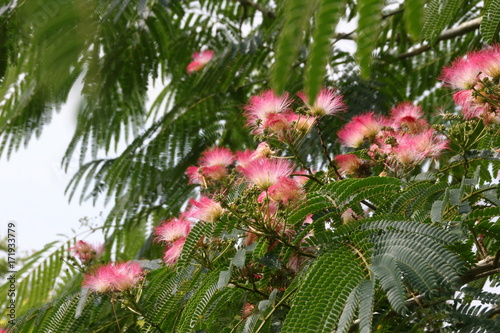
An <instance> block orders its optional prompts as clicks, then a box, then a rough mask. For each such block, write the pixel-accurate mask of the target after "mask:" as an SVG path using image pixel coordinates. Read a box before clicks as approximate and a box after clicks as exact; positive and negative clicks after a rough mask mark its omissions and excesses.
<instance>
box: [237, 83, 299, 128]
mask: <svg viewBox="0 0 500 333" xmlns="http://www.w3.org/2000/svg"><path fill="white" fill-rule="evenodd" d="M290 104H292V100H291V99H290V95H289V94H288V93H284V94H283V95H282V96H277V95H276V94H275V93H274V92H273V91H272V90H267V91H264V92H263V93H262V94H260V95H258V96H252V97H251V98H250V101H249V103H248V104H247V105H246V106H245V107H244V109H245V116H246V118H247V125H248V126H250V127H252V128H253V132H254V134H261V133H262V132H263V128H264V124H266V122H267V121H268V119H269V117H270V115H277V114H280V113H283V112H285V111H286V110H288V107H289V106H290ZM269 125H270V124H267V126H269Z"/></svg>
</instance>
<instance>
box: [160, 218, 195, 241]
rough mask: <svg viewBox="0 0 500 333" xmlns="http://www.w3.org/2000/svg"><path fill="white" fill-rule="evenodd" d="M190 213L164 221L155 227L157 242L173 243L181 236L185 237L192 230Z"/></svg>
mask: <svg viewBox="0 0 500 333" xmlns="http://www.w3.org/2000/svg"><path fill="white" fill-rule="evenodd" d="M187 217H188V214H181V215H180V216H179V217H178V218H175V217H174V218H172V219H170V220H166V221H164V222H163V223H162V224H160V225H159V226H158V227H156V229H155V236H156V238H155V240H156V241H157V242H165V243H173V242H175V241H176V240H177V239H179V238H185V237H187V235H188V234H189V232H190V231H191V222H190V221H189V220H188V219H187Z"/></svg>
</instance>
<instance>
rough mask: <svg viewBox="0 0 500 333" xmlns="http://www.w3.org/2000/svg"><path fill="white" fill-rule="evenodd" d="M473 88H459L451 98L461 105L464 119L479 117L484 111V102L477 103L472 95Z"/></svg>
mask: <svg viewBox="0 0 500 333" xmlns="http://www.w3.org/2000/svg"><path fill="white" fill-rule="evenodd" d="M473 93H474V90H472V89H469V90H461V91H458V92H456V93H455V94H454V95H453V100H454V101H455V103H457V105H460V106H461V107H462V113H463V115H464V118H465V119H472V118H480V117H481V114H482V113H483V111H484V104H479V103H477V101H476V98H474V97H473V96H472V94H473Z"/></svg>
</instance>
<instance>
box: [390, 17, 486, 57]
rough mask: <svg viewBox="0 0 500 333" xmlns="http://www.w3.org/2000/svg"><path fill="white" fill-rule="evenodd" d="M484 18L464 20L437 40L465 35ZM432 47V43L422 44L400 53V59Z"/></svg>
mask: <svg viewBox="0 0 500 333" xmlns="http://www.w3.org/2000/svg"><path fill="white" fill-rule="evenodd" d="M482 19H483V17H482V16H481V17H478V18H475V19H473V20H470V21H467V22H464V23H462V24H460V25H458V26H456V27H454V28H451V29H448V30H445V31H443V32H442V33H441V34H440V35H439V36H438V38H437V39H436V42H438V41H441V40H447V39H452V38H454V37H457V36H461V35H464V34H466V33H468V32H470V31H473V30H476V29H477V28H479V26H480V25H481V21H482ZM430 49H431V45H429V44H425V45H422V46H420V47H419V48H416V49H415V50H413V51H409V52H406V53H402V54H400V55H398V59H406V58H410V57H413V56H415V55H418V54H421V53H424V52H425V51H427V50H430Z"/></svg>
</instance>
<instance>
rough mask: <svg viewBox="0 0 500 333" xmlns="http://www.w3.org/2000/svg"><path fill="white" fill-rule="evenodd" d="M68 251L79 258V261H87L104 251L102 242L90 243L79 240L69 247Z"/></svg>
mask: <svg viewBox="0 0 500 333" xmlns="http://www.w3.org/2000/svg"><path fill="white" fill-rule="evenodd" d="M69 251H70V252H71V254H72V255H73V256H75V257H77V258H78V259H80V261H81V262H88V261H91V260H93V259H96V258H98V257H99V256H100V255H101V254H102V253H103V252H104V244H101V245H91V244H89V243H87V242H85V241H82V240H79V241H78V242H76V244H75V246H73V247H70V248H69Z"/></svg>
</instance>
